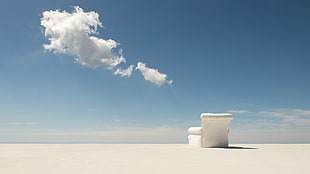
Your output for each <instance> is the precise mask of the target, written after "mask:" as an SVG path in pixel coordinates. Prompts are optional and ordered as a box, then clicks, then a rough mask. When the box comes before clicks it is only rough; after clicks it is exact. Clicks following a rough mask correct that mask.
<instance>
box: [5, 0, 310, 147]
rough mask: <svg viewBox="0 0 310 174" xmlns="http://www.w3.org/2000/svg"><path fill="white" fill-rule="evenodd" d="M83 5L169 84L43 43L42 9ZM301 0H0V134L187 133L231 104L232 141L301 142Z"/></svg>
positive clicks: (306, 106)
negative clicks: (116, 71) (92, 63)
mask: <svg viewBox="0 0 310 174" xmlns="http://www.w3.org/2000/svg"><path fill="white" fill-rule="evenodd" d="M72 6H80V7H81V8H83V9H84V10H85V11H86V12H88V11H95V12H97V13H98V14H99V15H100V17H99V19H100V21H101V22H102V23H103V26H104V27H102V28H99V29H98V32H99V34H98V35H97V37H99V38H103V39H113V40H116V41H117V42H119V43H120V45H119V47H120V48H122V49H123V51H124V53H123V54H124V57H125V58H126V59H127V64H128V65H129V64H136V63H137V62H140V61H142V62H145V63H146V64H147V66H149V67H152V68H156V69H158V70H159V72H161V73H165V74H167V75H168V79H171V80H173V83H172V84H171V85H169V84H164V85H161V86H159V85H156V84H154V83H150V82H149V81H145V80H144V78H143V76H142V75H141V74H140V73H139V72H137V71H133V74H132V76H131V77H121V76H117V75H113V72H111V71H110V70H106V69H104V68H101V67H98V68H95V69H93V68H89V67H86V66H82V65H80V64H78V63H75V62H74V57H73V56H69V55H66V54H54V53H51V52H47V51H45V50H44V48H43V46H42V45H43V44H47V43H48V40H47V38H46V37H45V36H44V34H43V31H44V27H42V26H41V25H40V18H41V17H42V12H43V11H47V10H56V9H60V10H66V11H67V12H71V11H72V10H73V8H72ZM309 9H310V2H309V1H306V0H304V1H302V0H297V1H286V0H269V1H267V0H266V1H265V0H251V1H247V0H236V1H232V0H222V1H220V0H193V1H187V0H156V1H153V0H151V1H145V0H131V1H126V0H87V1H86V0H54V1H47V0H25V1H14V0H2V1H1V2H0V21H1V27H0V47H1V51H0V108H1V109H0V142H100V143H186V138H187V132H186V131H187V128H188V127H191V126H199V125H200V114H201V113H202V112H216V113H217V112H230V113H232V114H233V115H234V117H235V119H234V120H233V121H232V122H231V126H230V127H231V133H230V141H231V142H232V143H310V78H309V77H310V68H309V67H310V10H309Z"/></svg>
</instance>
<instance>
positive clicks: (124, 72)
mask: <svg viewBox="0 0 310 174" xmlns="http://www.w3.org/2000/svg"><path fill="white" fill-rule="evenodd" d="M133 68H134V65H130V66H129V67H128V68H126V69H122V68H118V69H117V70H116V71H115V72H114V74H115V75H117V74H119V75H121V76H122V77H124V76H128V77H130V76H131V73H132V71H133Z"/></svg>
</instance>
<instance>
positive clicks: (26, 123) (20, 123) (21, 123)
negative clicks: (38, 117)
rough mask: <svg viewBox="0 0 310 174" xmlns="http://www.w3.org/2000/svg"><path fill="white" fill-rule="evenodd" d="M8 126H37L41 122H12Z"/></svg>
mask: <svg viewBox="0 0 310 174" xmlns="http://www.w3.org/2000/svg"><path fill="white" fill-rule="evenodd" d="M8 124H9V125H35V124H40V122H12V123H8Z"/></svg>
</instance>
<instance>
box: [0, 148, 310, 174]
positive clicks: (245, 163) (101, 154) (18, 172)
mask: <svg viewBox="0 0 310 174" xmlns="http://www.w3.org/2000/svg"><path fill="white" fill-rule="evenodd" d="M231 146H232V148H227V149H224V148H193V147H189V146H188V145H184V144H0V173H1V174H166V173H168V174H207V173H210V174H218V173H229V174H232V173H236V174H237V173H238V174H242V173H246V174H256V173H259V174H266V173H272V174H278V173H280V174H286V173H287V174H292V173H298V174H309V173H310V165H309V164H310V144H244V145H240V144H238V145H237V144H234V145H231Z"/></svg>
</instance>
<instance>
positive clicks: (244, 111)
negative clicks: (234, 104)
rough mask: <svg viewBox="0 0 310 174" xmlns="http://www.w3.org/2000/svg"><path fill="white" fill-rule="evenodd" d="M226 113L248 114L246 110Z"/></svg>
mask: <svg viewBox="0 0 310 174" xmlns="http://www.w3.org/2000/svg"><path fill="white" fill-rule="evenodd" d="M227 112H229V113H236V114H245V113H248V112H249V111H247V110H229V111H227Z"/></svg>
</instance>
